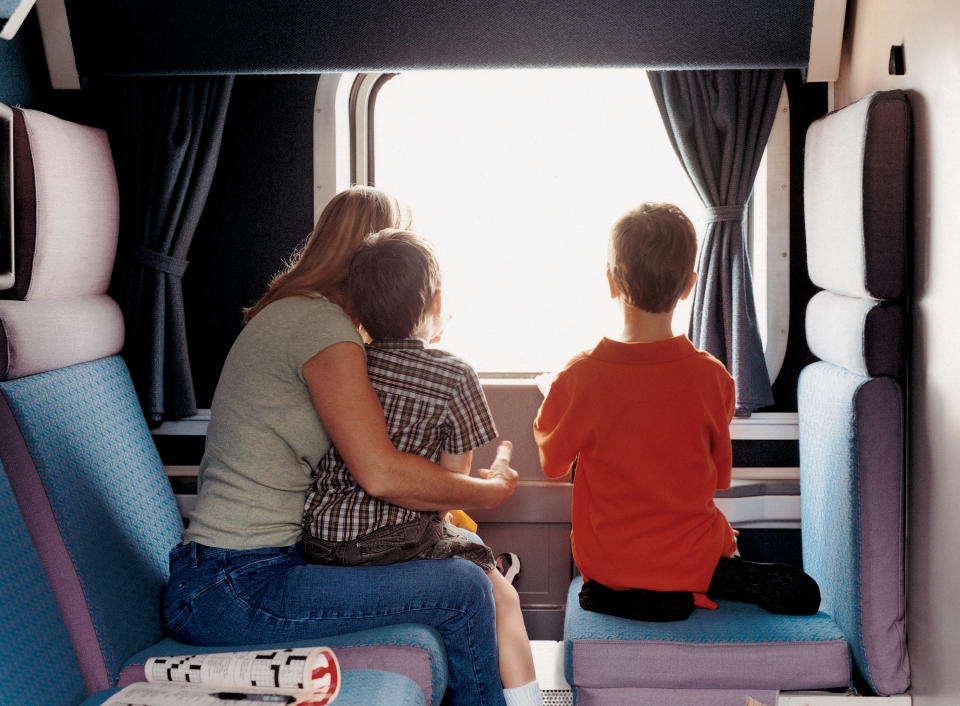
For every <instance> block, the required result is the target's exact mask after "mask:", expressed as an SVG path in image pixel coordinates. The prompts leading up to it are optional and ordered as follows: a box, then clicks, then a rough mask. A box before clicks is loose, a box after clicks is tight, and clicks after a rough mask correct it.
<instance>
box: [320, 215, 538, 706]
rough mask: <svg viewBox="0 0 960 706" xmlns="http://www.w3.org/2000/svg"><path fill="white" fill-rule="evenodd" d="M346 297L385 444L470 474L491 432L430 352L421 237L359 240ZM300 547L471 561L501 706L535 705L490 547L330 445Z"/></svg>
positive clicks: (435, 329)
mask: <svg viewBox="0 0 960 706" xmlns="http://www.w3.org/2000/svg"><path fill="white" fill-rule="evenodd" d="M345 294H346V299H347V302H348V308H349V311H350V313H351V315H352V316H353V317H354V318H355V320H356V321H358V322H359V323H360V325H361V326H363V328H364V329H365V330H366V332H367V334H368V335H369V337H370V338H371V339H372V340H371V342H370V343H368V344H367V346H366V354H367V372H368V375H369V376H370V381H371V382H372V383H373V387H374V389H375V390H376V392H377V396H378V397H379V398H380V402H381V404H382V405H383V408H384V413H385V415H386V422H387V431H388V433H389V435H390V439H391V441H392V442H393V444H394V445H395V446H396V447H397V449H398V450H400V451H405V452H410V453H416V454H419V455H421V456H424V457H425V458H428V459H430V460H431V461H433V462H435V463H439V464H440V465H441V466H443V467H444V468H447V469H449V470H450V471H451V472H454V473H465V474H469V473H470V464H471V460H472V455H473V449H475V448H477V447H479V446H482V445H483V444H485V443H487V442H488V441H491V440H492V439H494V438H495V437H496V435H497V430H496V427H495V426H494V423H493V419H492V417H491V414H490V408H489V407H488V406H487V401H486V398H485V397H484V395H483V391H482V389H481V388H480V381H479V380H478V378H477V374H476V372H474V370H473V368H471V367H470V366H469V365H468V364H467V363H465V362H464V361H462V360H460V359H459V358H457V357H455V356H453V355H451V354H449V353H446V352H444V351H440V350H437V349H434V348H427V344H428V343H435V342H436V341H437V340H439V338H440V335H441V333H442V329H443V319H442V317H441V294H440V268H439V265H438V263H437V260H436V257H435V256H434V254H433V251H432V250H431V248H430V247H429V245H428V244H427V243H426V241H424V240H423V239H421V238H420V237H419V236H417V235H416V234H414V233H411V232H409V231H403V230H396V229H387V230H384V231H381V232H379V233H374V234H373V235H370V236H368V237H367V239H366V240H365V241H364V243H363V244H362V245H361V246H360V248H359V250H358V251H357V252H356V254H355V255H354V257H353V260H352V262H351V266H350V274H349V276H348V278H347V284H346V288H345ZM508 448H509V447H508ZM303 551H304V556H305V558H306V560H307V561H308V562H310V563H316V564H333V565H341V566H377V565H383V564H393V563H398V562H402V561H413V560H419V559H450V558H463V559H468V560H470V561H472V562H473V563H475V564H477V565H478V566H480V567H481V568H482V569H483V570H484V571H485V572H486V573H487V576H489V577H490V580H491V582H492V584H493V597H494V603H495V604H496V616H497V618H496V619H497V642H498V646H499V650H500V677H501V681H502V682H503V686H504V698H505V699H506V702H507V706H515V705H517V706H519V705H521V704H522V705H526V704H540V703H541V696H540V689H539V686H538V684H537V682H536V676H535V673H534V667H533V656H532V653H531V651H530V643H529V640H528V639H527V633H526V628H525V626H524V623H523V615H522V613H521V611H520V600H519V597H518V595H517V592H516V590H515V589H514V588H513V586H511V585H510V583H509V582H507V580H506V579H505V578H504V577H503V576H502V575H501V574H500V572H499V571H498V570H497V569H496V567H495V559H494V557H493V553H492V552H491V551H490V549H489V548H488V547H487V546H486V545H484V544H481V543H479V542H477V541H476V536H475V535H472V534H470V533H468V532H467V531H466V530H463V529H461V528H459V527H456V526H454V525H452V524H450V523H449V522H446V521H445V520H444V519H443V518H442V517H441V516H440V515H439V514H438V513H436V512H426V511H417V510H413V509H409V508H405V507H401V506H399V505H394V504H392V503H390V502H389V501H388V500H386V499H382V498H376V497H373V496H371V495H369V494H368V493H366V492H365V491H364V489H363V488H362V487H361V486H360V485H359V484H358V483H357V482H356V480H355V479H354V478H353V476H352V475H351V474H350V471H349V469H348V468H347V467H346V464H345V462H344V460H343V458H342V457H341V456H340V453H339V452H338V451H337V449H336V448H335V447H331V448H330V450H329V451H328V452H327V454H326V456H324V458H323V459H322V460H321V461H320V464H319V466H318V468H317V471H316V474H315V477H314V482H313V485H312V487H311V489H310V491H309V492H308V494H307V499H306V505H305V507H304V514H303Z"/></svg>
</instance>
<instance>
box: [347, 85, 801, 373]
mask: <svg viewBox="0 0 960 706" xmlns="http://www.w3.org/2000/svg"><path fill="white" fill-rule="evenodd" d="M387 79H389V80H387ZM364 80H366V84H364ZM364 85H366V86H367V87H368V90H366V91H365V90H363V88H362V87H363V86H364ZM353 87H354V90H353V91H352V94H353V95H352V100H353V101H354V117H355V119H354V122H353V123H352V124H353V127H354V131H353V132H354V137H353V147H354V155H355V157H354V162H353V173H352V179H353V181H356V182H366V183H375V184H376V185H377V186H379V187H381V188H383V189H385V190H387V191H390V192H392V193H394V194H395V195H397V196H398V197H399V198H400V199H401V200H403V201H404V202H406V203H407V204H409V205H411V206H412V209H413V217H414V228H415V229H416V230H418V231H419V232H421V233H422V234H424V235H425V236H427V237H429V238H430V239H431V240H432V241H433V243H434V244H435V245H436V247H437V250H438V252H439V254H440V257H441V260H442V265H443V274H444V286H443V290H444V300H445V302H446V305H447V308H448V311H449V313H450V314H451V315H452V316H453V318H452V320H451V323H450V325H449V327H448V330H447V331H446V333H445V336H444V340H443V344H442V345H443V346H444V347H446V348H448V349H449V350H452V351H454V352H456V353H458V354H460V355H462V356H463V357H464V358H466V359H467V360H469V361H471V363H473V365H474V366H475V367H476V368H477V369H478V370H479V371H480V372H481V373H486V374H492V375H504V374H507V375H526V374H532V373H538V372H542V371H552V370H556V369H558V368H559V367H561V366H562V365H563V364H564V363H565V362H566V360H567V359H569V357H570V356H571V355H572V354H574V353H575V352H577V351H579V350H583V349H585V348H588V347H590V346H592V345H594V344H595V343H596V341H597V340H598V339H599V338H600V337H601V336H603V335H610V334H615V333H616V332H617V331H619V325H618V323H619V316H618V312H617V311H616V307H615V304H614V303H613V302H612V301H611V300H610V299H609V297H608V296H607V286H606V281H605V278H604V267H605V261H606V242H607V235H608V232H609V229H610V226H611V225H612V224H613V222H614V221H615V220H616V218H617V217H618V216H619V215H620V214H621V213H622V212H623V211H625V210H626V209H628V208H629V207H631V206H633V205H635V204H637V203H639V202H641V201H669V202H672V203H675V204H677V205H678V206H680V207H681V208H682V209H683V210H684V212H686V213H687V214H688V215H689V216H690V218H691V220H693V222H694V224H695V225H696V226H697V230H698V233H702V231H703V217H702V214H703V207H702V205H701V203H700V200H699V198H698V197H697V195H696V192H695V191H694V188H693V186H692V185H691V183H690V180H689V178H688V177H687V175H686V174H685V172H684V171H683V168H682V166H681V165H680V163H679V161H678V159H677V157H676V155H675V153H674V151H673V148H672V147H671V145H670V141H669V139H668V137H667V135H666V132H665V131H664V128H663V123H662V121H661V118H660V115H659V112H658V110H657V107H656V103H655V101H654V98H653V95H652V92H651V91H650V88H649V84H648V82H647V79H646V76H645V75H644V73H643V72H642V71H640V70H621V69H603V70H586V69H569V70H496V71H455V72H454V71H437V72H431V71H423V72H405V73H402V74H396V75H382V76H380V77H379V79H376V78H375V77H366V78H364V77H360V79H358V80H357V81H355V82H354V83H353ZM358 87H360V89H359V90H358ZM364 100H366V101H367V103H366V105H365V106H362V105H359V103H362V102H363V101H364ZM364 119H366V120H367V121H368V122H367V123H366V124H364ZM769 161H770V160H767V162H768V165H769ZM766 168H767V169H769V166H767V167H766ZM758 183H759V182H758ZM756 191H758V192H760V191H761V190H760V189H757V190H756ZM762 191H763V194H760V195H759V196H758V198H756V199H755V203H754V205H753V207H752V208H751V209H749V213H750V214H751V215H750V216H748V218H750V220H751V222H750V223H749V224H748V233H749V238H748V240H749V242H750V243H752V244H754V245H755V247H753V248H752V253H751V254H752V259H753V267H754V272H755V273H756V272H757V270H758V268H759V269H765V261H764V262H761V259H764V258H766V257H767V251H768V245H767V241H766V237H767V234H766V231H767V223H768V222H769V211H770V209H771V208H773V207H774V206H775V205H776V204H774V203H771V202H770V199H769V198H767V196H768V195H767V193H766V190H762ZM760 244H762V247H761V245H760ZM781 251H782V248H781V249H780V250H778V253H779V252H781ZM758 257H759V258H760V259H758ZM765 274H766V273H765V272H764V273H763V274H762V275H761V276H760V277H758V283H759V285H760V288H761V289H762V290H763V291H757V292H756V294H757V297H756V299H757V301H758V302H762V304H763V307H764V308H762V311H760V312H758V318H759V319H760V320H761V322H762V323H765V322H766V317H767V313H768V309H767V308H766V305H767V302H768V299H769V298H768V297H767V292H766V289H767V288H768V285H769V284H771V283H770V282H769V279H768V278H767V277H765ZM783 286H784V288H785V286H786V285H785V284H784V285H783ZM758 308H760V307H758ZM774 313H775V314H776V315H778V316H779V315H785V313H786V310H785V309H784V310H783V311H782V312H781V313H778V312H774ZM689 315H690V308H689V301H688V302H681V306H679V307H678V309H677V312H676V315H675V320H674V330H675V331H677V332H680V331H686V329H687V321H688V319H689ZM780 323H781V327H782V329H783V338H784V340H785V338H786V324H785V322H780ZM763 335H764V338H765V341H766V342H767V345H768V348H769V347H770V342H771V336H770V335H769V333H768V332H767V331H764V334H763ZM778 365H779V363H778V364H777V367H778ZM772 372H773V371H772Z"/></svg>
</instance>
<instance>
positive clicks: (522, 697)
mask: <svg viewBox="0 0 960 706" xmlns="http://www.w3.org/2000/svg"><path fill="white" fill-rule="evenodd" d="M503 698H504V700H506V702H507V706H542V704H543V696H542V695H541V694H540V685H539V684H538V683H537V681H536V679H534V680H533V681H532V682H530V683H529V684H524V685H523V686H515V687H513V688H512V689H504V690H503Z"/></svg>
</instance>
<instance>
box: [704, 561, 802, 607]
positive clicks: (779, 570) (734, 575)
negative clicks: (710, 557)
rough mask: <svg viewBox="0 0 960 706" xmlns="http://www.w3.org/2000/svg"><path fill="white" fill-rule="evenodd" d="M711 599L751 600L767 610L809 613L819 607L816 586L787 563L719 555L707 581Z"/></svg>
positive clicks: (748, 601)
mask: <svg viewBox="0 0 960 706" xmlns="http://www.w3.org/2000/svg"><path fill="white" fill-rule="evenodd" d="M707 595H708V596H709V597H710V598H713V599H720V600H730V601H742V602H744V603H754V604H756V605H758V606H760V607H761V608H763V609H764V610H768V611H770V612H771V613H779V614H782V615H813V614H814V613H816V612H817V611H818V610H819V609H820V587H819V586H818V585H817V582H816V581H814V579H813V577H811V576H809V575H808V574H805V573H804V572H803V571H802V570H801V569H799V568H797V567H796V566H791V565H790V564H763V563H760V562H756V561H745V560H743V559H741V558H740V557H732V558H727V557H722V558H721V559H720V561H719V562H718V563H717V568H716V570H715V571H714V572H713V578H712V579H711V580H710V588H708V589H707Z"/></svg>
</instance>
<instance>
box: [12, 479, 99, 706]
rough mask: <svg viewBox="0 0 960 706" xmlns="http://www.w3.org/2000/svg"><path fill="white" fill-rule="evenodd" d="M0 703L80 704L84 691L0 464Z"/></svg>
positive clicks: (51, 593)
mask: <svg viewBox="0 0 960 706" xmlns="http://www.w3.org/2000/svg"><path fill="white" fill-rule="evenodd" d="M0 636H2V639H0V703H3V704H33V703H37V704H40V703H51V704H52V703H68V704H72V703H79V702H80V700H81V699H83V697H84V696H86V693H87V690H86V688H85V687H84V683H83V677H82V676H81V673H80V665H79V663H78V662H77V658H76V656H75V655H74V652H73V647H72V646H71V644H70V637H69V636H68V634H67V629H66V627H65V626H64V624H63V620H62V619H61V617H60V613H59V612H58V611H57V604H56V602H55V600H54V597H53V592H52V591H51V590H50V584H48V583H47V577H46V575H45V574H44V571H43V567H42V566H41V564H40V558H39V557H38V556H37V553H36V551H35V550H34V548H33V543H32V542H31V539H30V536H29V534H28V533H27V528H26V526H25V525H24V523H23V518H22V517H21V515H20V511H19V509H18V507H17V503H16V501H15V500H14V495H13V491H12V490H11V488H10V484H9V482H8V481H7V474H6V471H5V470H4V468H3V465H2V464H0Z"/></svg>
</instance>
